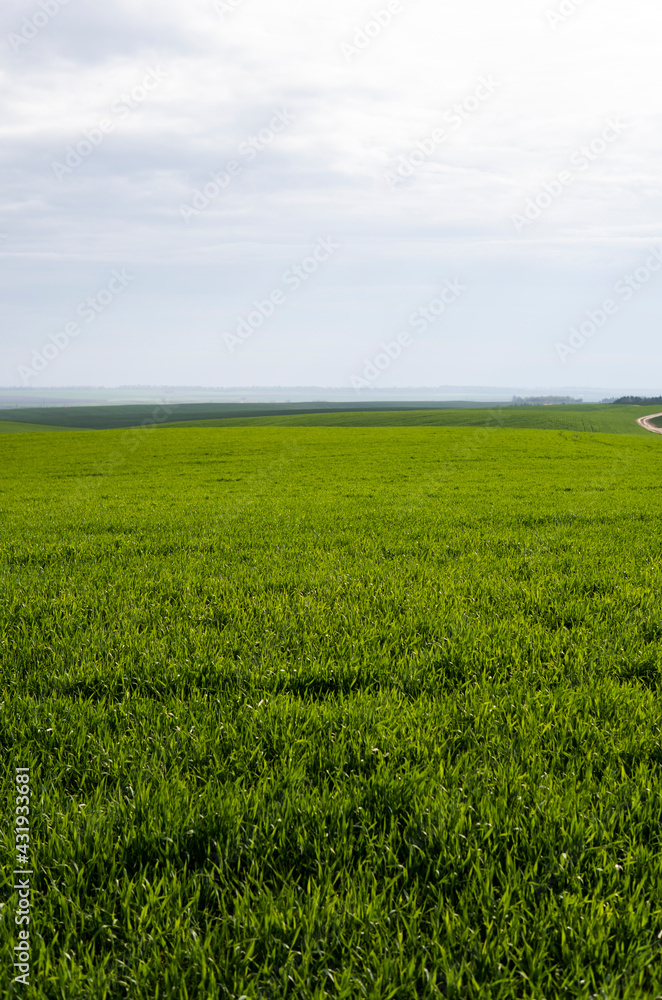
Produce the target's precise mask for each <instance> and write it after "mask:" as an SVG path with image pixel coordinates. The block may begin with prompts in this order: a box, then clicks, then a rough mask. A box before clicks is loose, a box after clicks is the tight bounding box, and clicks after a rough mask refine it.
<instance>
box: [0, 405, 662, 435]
mask: <svg viewBox="0 0 662 1000" xmlns="http://www.w3.org/2000/svg"><path fill="white" fill-rule="evenodd" d="M659 411H660V404H657V405H652V406H626V405H614V404H605V403H584V404H581V405H578V406H571V405H567V404H566V405H556V406H502V405H499V404H497V405H491V404H484V405H481V406H477V405H476V404H472V405H467V404H462V403H437V404H432V403H421V404H418V403H391V404H386V403H361V402H356V403H354V404H350V403H345V404H342V405H339V404H332V403H319V404H314V403H307V404H304V403H291V404H282V403H206V404H202V403H173V404H172V405H153V404H138V403H136V404H133V405H124V406H73V407H33V408H32V409H21V410H0V434H3V433H7V432H12V431H17V430H20V431H30V430H34V431H37V430H64V429H70V430H118V429H121V428H131V427H140V426H143V425H144V424H153V425H157V426H163V427H168V428H175V427H186V428H193V427H504V428H508V427H509V428H516V429H522V430H526V429H531V430H533V429H536V430H556V431H579V432H588V433H592V434H596V433H597V434H636V435H640V436H647V435H648V434H650V431H646V430H644V429H643V428H641V427H639V426H638V425H637V419H638V418H639V417H641V416H645V415H647V414H650V413H659ZM63 424H64V425H65V426H64V427H63V426H62V425H63Z"/></svg>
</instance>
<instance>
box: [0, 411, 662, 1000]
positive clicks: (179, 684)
mask: <svg viewBox="0 0 662 1000" xmlns="http://www.w3.org/2000/svg"><path fill="white" fill-rule="evenodd" d="M0 452H1V454H2V461H1V463H0V517H1V520H2V524H3V532H2V541H1V545H0V574H1V576H2V587H1V588H0V651H1V656H0V664H1V668H0V669H1V671H2V676H1V678H0V680H1V684H2V691H3V700H2V707H1V713H0V733H1V744H2V751H3V759H4V761H5V763H6V768H5V772H4V774H3V778H2V782H3V799H2V801H3V802H4V803H5V809H4V810H3V817H4V818H3V823H2V827H1V835H0V849H1V851H2V855H3V860H4V862H5V863H4V865H3V869H2V870H3V872H4V873H5V875H4V878H5V883H4V887H3V893H2V897H1V898H2V900H3V902H4V906H3V907H2V909H1V910H0V924H1V925H2V935H1V936H0V942H1V943H0V952H1V957H2V963H1V965H0V986H1V987H2V992H3V994H4V995H8V996H11V995H12V992H15V993H16V995H17V996H18V995H20V996H24V997H28V998H33V997H39V998H42V997H43V998H48V1000H51V998H58V1000H59V998H62V1000H64V998H66V1000H77V998H86V1000H87V998H89V1000H92V998H94V1000H103V998H113V1000H114V998H132V1000H133V998H136V1000H138V998H140V1000H148V998H149V1000H153V998H157V997H158V998H166V997H168V998H173V1000H174V998H180V997H190V998H193V997H214V998H215V997H222V998H224V997H227V998H230V997H232V998H236V1000H238V998H240V997H242V996H243V997H248V998H250V1000H262V998H274V1000H275V998H279V1000H280V998H285V997H288V998H297V1000H299V998H305V1000H308V998H311V1000H312V998H316V1000H317V998H319V1000H321V998H324V997H333V998H362V997H367V998H371V1000H391V998H398V1000H399V998H412V1000H414V998H432V997H448V998H458V1000H459V998H467V1000H468V998H471V1000H474V998H475V1000H478V998H481V1000H482V998H484V997H489V998H490V1000H492V998H494V1000H506V998H508V1000H510V998H527V1000H533V998H536V1000H541V998H543V997H544V998H546V1000H552V998H585V1000H589V998H598V997H599V998H601V1000H602V998H619V1000H620V998H623V1000H640V998H654V997H658V996H660V995H662V962H661V958H662V955H661V951H662V940H661V938H660V935H661V932H662V854H661V840H662V828H661V825H660V823H661V819H662V801H661V793H662V775H661V771H660V764H661V762H662V736H661V722H660V720H661V718H662V716H661V712H660V708H661V706H660V688H659V680H660V667H661V653H660V638H661V637H662V606H661V601H660V594H661V593H662V533H661V531H660V523H661V516H662V493H661V491H660V477H661V474H662V446H661V442H660V441H659V440H658V438H657V437H656V436H655V435H653V434H648V435H645V436H643V435H642V436H641V437H637V436H635V435H631V436H628V435H620V436H616V435H600V434H595V435H589V434H574V433H564V432H557V431H554V432H552V431H525V430H502V429H496V430H492V431H489V430H486V429H478V428H434V427H432V428H406V427H405V428H386V427H383V428H379V427H377V428H336V429H332V428H264V429H260V428H228V427H226V428H222V429H202V430H197V429H187V430H170V431H169V432H168V433H167V434H164V433H159V432H158V431H156V430H152V431H147V430H143V431H127V432H123V433H122V432H107V433H104V434H98V433H94V432H80V433H78V434H66V435H64V434H62V435H51V436H50V437H49V438H48V439H47V440H46V439H45V438H44V437H43V436H42V435H20V436H9V435H8V436H6V437H3V438H2V439H1V440H0ZM15 765H20V766H25V765H30V767H31V773H32V786H33V799H32V814H31V824H32V837H33V857H32V861H33V867H34V870H35V876H34V880H33V889H34V893H33V899H32V905H33V916H34V921H33V924H32V925H31V936H32V948H33V956H34V964H33V974H32V985H31V986H30V987H28V988H24V987H20V989H16V990H15V991H13V990H12V987H11V985H10V978H11V975H12V972H11V962H12V958H11V954H12V948H13V946H14V944H15V942H16V934H15V932H16V928H15V927H14V924H13V917H14V913H15V907H16V898H15V896H13V895H12V893H11V888H10V886H11V883H10V882H9V876H8V874H7V873H8V872H10V871H11V869H12V867H13V865H14V857H13V853H12V852H13V824H12V814H13V804H12V803H13V798H12V796H13V785H12V780H13V772H14V767H15Z"/></svg>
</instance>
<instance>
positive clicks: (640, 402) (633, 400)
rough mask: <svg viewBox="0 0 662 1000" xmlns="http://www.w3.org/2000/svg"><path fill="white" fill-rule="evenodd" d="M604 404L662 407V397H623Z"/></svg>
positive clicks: (606, 400)
mask: <svg viewBox="0 0 662 1000" xmlns="http://www.w3.org/2000/svg"><path fill="white" fill-rule="evenodd" d="M604 402H605V403H623V404H625V405H626V406H662V396H621V397H620V399H605V400H604Z"/></svg>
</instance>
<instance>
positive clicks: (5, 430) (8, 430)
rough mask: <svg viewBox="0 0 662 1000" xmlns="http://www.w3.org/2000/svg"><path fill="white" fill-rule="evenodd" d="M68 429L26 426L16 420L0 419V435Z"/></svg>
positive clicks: (48, 425) (52, 426)
mask: <svg viewBox="0 0 662 1000" xmlns="http://www.w3.org/2000/svg"><path fill="white" fill-rule="evenodd" d="M68 430H71V428H69V427H58V426H57V425H54V424H27V423H21V422H20V421H18V420H5V419H4V418H2V417H0V434H31V433H34V432H35V431H37V432H39V431H68Z"/></svg>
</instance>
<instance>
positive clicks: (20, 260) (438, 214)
mask: <svg viewBox="0 0 662 1000" xmlns="http://www.w3.org/2000/svg"><path fill="white" fill-rule="evenodd" d="M0 17H1V24H0V44H2V46H3V48H4V51H3V58H2V60H1V66H2V68H1V69H0V72H1V74H2V92H1V97H0V100H1V101H2V114H1V116H0V122H1V125H0V127H1V128H2V131H3V142H2V146H1V150H2V152H1V169H2V181H3V183H2V206H1V209H0V233H1V236H0V254H2V261H3V279H2V280H3V296H2V306H1V314H0V329H1V330H2V337H1V342H0V384H2V385H5V386H9V385H30V386H34V387H42V386H66V385H106V386H112V385H121V384H156V385H161V384H176V385H210V386H252V385H318V386H319V385H321V386H347V387H349V386H354V387H356V388H360V387H367V386H373V387H375V388H379V389H380V390H383V388H384V387H386V386H413V385H426V386H435V385H442V384H443V385H451V384H458V385H481V384H482V385H510V386H513V385H527V386H533V385H539V386H550V387H551V386H572V385H578V386H605V387H608V386H611V385H614V386H625V385H632V387H637V386H650V387H654V386H656V385H657V386H658V387H660V388H662V364H661V363H660V336H659V331H660V305H661V303H662V299H661V292H662V184H661V182H660V162H661V161H662V158H661V155H660V154H661V149H660V145H661V139H662V130H661V129H660V105H661V103H662V96H661V90H660V86H659V58H660V57H659V53H660V46H661V43H662V31H661V29H662V8H661V7H660V4H659V2H658V0H638V2H637V0H634V2H633V0H627V2H626V0H599V2H598V0H584V2H583V3H573V2H572V0H550V2H549V3H545V2H544V0H542V2H540V3H538V2H537V0H502V2H501V3H494V0H463V2H462V3H452V4H451V3H439V0H401V2H398V0H385V2H382V0H376V2H373V3H365V4H363V3H361V2H357V0H336V2H335V3H333V4H326V3H325V4H322V3H316V2H314V0H282V2H280V3H278V2H274V0H215V2H214V0H107V2H105V3H104V4H100V3H98V2H93V0H68V2H66V3H65V2H62V0H34V2H32V0H4V2H3V5H2V12H1V14H0ZM656 253H657V255H656ZM573 331H574V332H573Z"/></svg>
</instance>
